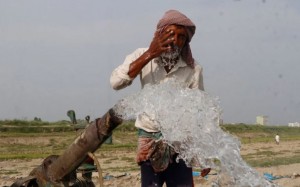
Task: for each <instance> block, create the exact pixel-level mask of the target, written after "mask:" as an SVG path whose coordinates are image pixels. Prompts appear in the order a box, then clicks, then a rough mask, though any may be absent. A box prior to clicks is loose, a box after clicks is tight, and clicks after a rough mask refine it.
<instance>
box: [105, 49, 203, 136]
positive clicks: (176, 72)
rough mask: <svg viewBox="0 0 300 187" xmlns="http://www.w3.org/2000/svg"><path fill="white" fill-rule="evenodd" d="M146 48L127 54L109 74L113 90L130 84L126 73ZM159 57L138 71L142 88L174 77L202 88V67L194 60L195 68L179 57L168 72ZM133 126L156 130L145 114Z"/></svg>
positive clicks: (155, 126)
mask: <svg viewBox="0 0 300 187" xmlns="http://www.w3.org/2000/svg"><path fill="white" fill-rule="evenodd" d="M146 50H147V48H139V49H137V50H136V51H134V52H133V53H132V54H130V55H128V56H127V57H126V59H125V61H124V63H123V64H121V65H120V66H118V67H117V68H116V69H115V70H114V71H113V72H112V74H111V77H110V84H111V86H112V87H113V88H114V89H115V90H119V89H122V88H125V87H127V86H129V85H131V83H132V81H133V79H131V78H130V77H129V75H128V71H129V66H130V64H131V63H132V62H133V61H135V60H136V59H137V58H138V57H140V56H141V55H142V54H143V53H144V52H145V51H146ZM159 60H160V58H155V59H153V60H151V61H150V62H149V63H148V64H147V65H146V66H145V67H144V68H143V69H142V71H141V72H140V82H141V86H142V88H143V87H144V86H145V85H146V84H158V83H161V82H163V81H166V80H168V79H169V78H172V77H175V78H176V79H177V80H182V81H183V82H184V83H185V84H186V85H187V87H189V88H191V89H194V88H198V89H200V90H204V85H203V75H202V67H201V66H200V65H199V64H198V63H196V62H195V68H191V67H190V66H187V64H186V63H185V62H184V61H183V60H182V59H181V58H180V59H179V61H178V63H177V64H176V65H175V66H174V67H173V68H172V69H171V71H170V72H169V73H167V72H166V70H165V69H164V67H162V66H160V65H159V64H158V63H157V62H158V61H159ZM135 126H136V127H137V128H140V129H143V130H145V131H147V132H158V131H159V129H158V124H157V123H156V122H155V121H153V120H151V119H150V117H149V116H147V114H143V115H139V116H138V117H137V119H136V122H135Z"/></svg>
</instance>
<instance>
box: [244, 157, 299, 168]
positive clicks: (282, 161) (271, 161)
mask: <svg viewBox="0 0 300 187" xmlns="http://www.w3.org/2000/svg"><path fill="white" fill-rule="evenodd" d="M246 162H247V163H248V164H249V165H250V166H252V167H270V166H279V165H289V164H295V163H300V157H299V155H296V156H291V157H270V158H264V159H260V160H248V159H246Z"/></svg>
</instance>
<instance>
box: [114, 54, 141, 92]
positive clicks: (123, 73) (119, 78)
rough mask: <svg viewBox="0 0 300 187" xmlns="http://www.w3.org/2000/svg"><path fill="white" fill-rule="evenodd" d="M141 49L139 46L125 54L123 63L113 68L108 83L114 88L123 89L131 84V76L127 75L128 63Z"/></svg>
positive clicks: (134, 58) (135, 57)
mask: <svg viewBox="0 0 300 187" xmlns="http://www.w3.org/2000/svg"><path fill="white" fill-rule="evenodd" d="M143 51H144V50H143V49H142V48H139V49H137V50H135V51H134V52H133V53H131V54H130V55H127V56H126V58H125V61H124V62H123V64H121V65H120V66H118V67H117V68H116V69H115V70H113V72H112V74H111V76H110V85H111V86H112V88H113V89H115V90H120V89H123V88H125V87H127V86H129V85H131V83H132V81H133V78H130V77H129V75H128V72H129V66H130V64H131V63H132V62H133V61H135V60H136V59H137V58H138V57H140V56H141V55H142V54H143Z"/></svg>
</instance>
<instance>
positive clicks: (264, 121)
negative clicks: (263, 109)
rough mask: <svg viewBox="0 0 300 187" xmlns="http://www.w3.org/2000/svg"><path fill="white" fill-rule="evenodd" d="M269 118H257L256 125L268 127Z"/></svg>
mask: <svg viewBox="0 0 300 187" xmlns="http://www.w3.org/2000/svg"><path fill="white" fill-rule="evenodd" d="M267 123H268V116H256V124H258V125H267Z"/></svg>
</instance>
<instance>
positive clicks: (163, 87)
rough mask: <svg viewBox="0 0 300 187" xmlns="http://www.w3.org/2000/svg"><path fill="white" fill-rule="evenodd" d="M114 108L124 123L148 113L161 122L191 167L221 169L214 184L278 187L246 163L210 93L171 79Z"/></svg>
mask: <svg viewBox="0 0 300 187" xmlns="http://www.w3.org/2000/svg"><path fill="white" fill-rule="evenodd" d="M114 110H115V111H116V112H117V113H118V114H119V115H120V116H122V118H123V119H135V118H136V116H138V115H140V114H143V113H146V114H147V115H148V116H149V117H150V118H151V119H152V120H154V121H157V122H158V124H159V128H160V130H161V132H162V134H163V138H164V141H166V142H167V143H168V144H169V145H171V146H173V147H174V149H175V150H176V151H177V152H178V153H179V155H180V158H182V159H183V160H184V161H185V162H186V163H187V165H189V166H192V167H200V168H208V167H209V168H214V169H216V170H217V171H218V180H217V181H214V183H213V184H212V186H231V187H233V186H235V187H241V186H245V187H246V186H247V187H248V186H249V187H250V186H251V187H254V186H255V187H267V186H275V185H274V184H272V183H270V182H269V181H267V180H265V179H264V178H263V177H261V176H260V175H259V174H258V173H257V172H256V171H255V170H254V169H252V168H251V167H250V166H248V165H247V163H245V162H244V161H243V159H242V158H241V156H240V142H239V141H238V139H237V138H235V137H233V136H232V135H230V134H228V133H226V132H224V131H223V130H222V129H221V128H220V127H219V117H220V114H221V109H220V106H219V100H218V98H216V97H213V96H211V95H210V94H208V93H207V92H204V91H200V90H197V89H193V90H192V89H189V88H186V87H185V86H184V85H183V84H180V83H178V81H176V80H173V79H171V80H170V81H168V82H164V83H161V84H158V85H146V86H145V87H144V89H142V90H141V91H140V92H138V93H136V94H133V95H131V96H128V97H126V98H124V99H122V100H121V101H120V102H118V103H117V104H116V105H115V107H114Z"/></svg>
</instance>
